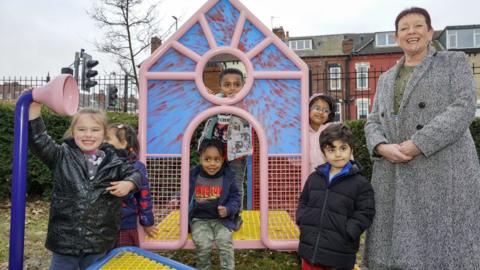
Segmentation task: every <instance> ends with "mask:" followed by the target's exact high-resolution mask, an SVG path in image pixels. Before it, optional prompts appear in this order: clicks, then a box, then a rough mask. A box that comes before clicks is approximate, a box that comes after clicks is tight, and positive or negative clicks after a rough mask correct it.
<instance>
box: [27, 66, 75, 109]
mask: <svg viewBox="0 0 480 270" xmlns="http://www.w3.org/2000/svg"><path fill="white" fill-rule="evenodd" d="M32 95H33V100H35V101H36V102H39V103H42V104H45V105H47V106H48V107H49V108H50V109H52V110H54V111H55V112H56V113H58V114H61V115H67V116H72V115H74V114H75V113H76V112H77V109H78V100H79V94H78V86H77V82H76V81H75V79H74V78H73V77H72V75H70V74H62V75H60V76H58V77H56V78H55V79H53V80H52V81H51V82H49V83H48V84H46V85H44V86H41V87H37V88H34V89H33V90H32Z"/></svg>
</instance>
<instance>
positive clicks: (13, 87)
mask: <svg viewBox="0 0 480 270" xmlns="http://www.w3.org/2000/svg"><path fill="white" fill-rule="evenodd" d="M384 71H385V70H375V69H373V68H372V69H370V70H368V72H363V73H357V72H338V73H329V72H317V73H313V72H310V94H315V93H323V94H325V95H329V96H331V97H332V98H333V99H334V100H335V102H336V107H337V110H336V118H337V120H353V119H364V118H366V117H367V116H368V112H369V111H370V108H371V105H372V103H373V97H374V95H375V90H376V87H377V82H378V78H379V77H380V75H381V74H382V73H383V72H384ZM472 71H473V74H474V76H475V79H476V82H477V96H478V97H480V66H474V65H472ZM49 80H50V78H49V77H0V100H3V101H7V102H8V101H10V102H15V100H16V99H17V98H18V96H19V95H20V94H21V92H22V91H23V90H24V89H27V88H32V87H39V86H42V85H45V84H46V83H47V82H48V81H49ZM96 81H97V82H98V84H97V85H96V86H95V87H92V88H90V91H84V90H81V91H80V107H91V108H98V109H103V110H107V111H121V112H128V113H138V90H137V87H136V85H135V83H133V81H131V80H129V79H128V77H127V76H106V77H97V78H96ZM113 87H116V88H117V89H118V93H117V95H118V101H117V102H114V106H112V104H110V103H111V102H109V95H108V92H109V91H108V90H109V89H111V88H113ZM479 101H480V100H479ZM477 116H480V105H477Z"/></svg>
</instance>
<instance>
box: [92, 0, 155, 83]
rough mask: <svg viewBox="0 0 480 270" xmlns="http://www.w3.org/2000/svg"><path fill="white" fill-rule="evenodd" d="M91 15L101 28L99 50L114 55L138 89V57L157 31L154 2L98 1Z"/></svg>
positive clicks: (131, 0)
mask: <svg viewBox="0 0 480 270" xmlns="http://www.w3.org/2000/svg"><path fill="white" fill-rule="evenodd" d="M99 2H100V3H99V4H97V5H94V7H93V9H92V11H91V12H89V15H90V17H92V19H94V20H95V21H96V22H97V24H98V26H99V27H100V28H101V29H102V30H104V33H105V38H104V40H103V41H102V42H96V43H95V46H96V47H97V49H98V50H100V51H101V52H105V53H108V54H112V55H114V56H115V59H116V62H117V64H118V65H119V67H120V69H121V70H122V71H123V72H125V73H126V74H128V75H129V77H130V78H131V79H133V80H134V81H135V84H136V85H137V88H138V76H137V65H138V63H139V62H138V61H137V60H138V56H139V55H140V54H141V53H142V52H143V50H145V49H146V48H148V47H149V46H150V38H151V37H152V36H155V35H157V34H158V32H159V29H158V18H157V16H156V14H155V10H156V8H157V4H150V5H148V6H147V5H146V4H145V3H143V2H144V1H143V0H100V1H99Z"/></svg>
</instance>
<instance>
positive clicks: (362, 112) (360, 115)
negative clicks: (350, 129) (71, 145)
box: [356, 98, 370, 119]
mask: <svg viewBox="0 0 480 270" xmlns="http://www.w3.org/2000/svg"><path fill="white" fill-rule="evenodd" d="M356 103H357V119H366V118H367V116H368V106H369V105H370V99H369V98H358V99H357V100H356Z"/></svg>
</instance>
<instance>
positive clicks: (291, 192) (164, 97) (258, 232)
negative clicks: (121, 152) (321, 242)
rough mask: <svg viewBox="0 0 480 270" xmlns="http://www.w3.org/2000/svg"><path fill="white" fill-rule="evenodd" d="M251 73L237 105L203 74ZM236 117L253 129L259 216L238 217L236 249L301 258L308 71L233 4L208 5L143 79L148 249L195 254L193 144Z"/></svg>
mask: <svg viewBox="0 0 480 270" xmlns="http://www.w3.org/2000/svg"><path fill="white" fill-rule="evenodd" d="M224 54H229V55H232V56H234V57H236V58H238V59H239V60H240V61H241V62H243V64H244V66H245V71H246V74H245V77H246V81H245V85H244V87H243V88H242V90H241V91H240V92H239V93H238V94H237V95H236V96H235V97H234V98H219V97H216V96H214V95H212V94H210V93H209V92H208V89H207V88H206V86H205V84H204V82H203V77H202V74H203V72H204V69H205V66H206V64H207V62H208V61H209V60H210V59H212V58H213V57H215V56H218V55H224ZM219 113H223V114H225V113H230V114H233V115H236V116H239V117H241V118H243V119H245V120H247V121H248V122H249V123H250V124H251V126H252V127H253V129H254V131H255V134H256V136H257V138H258V140H255V141H256V143H255V150H254V158H253V181H252V183H250V188H251V189H253V195H252V198H250V199H252V200H255V201H256V203H253V205H254V207H253V209H251V210H244V211H243V212H242V216H243V220H244V223H243V225H242V228H241V229H240V230H239V231H237V232H235V233H234V245H235V247H236V248H265V247H266V248H270V249H280V250H292V249H296V247H297V244H298V228H297V227H296V226H295V225H294V223H295V222H294V221H295V210H296V207H297V201H298V197H299V193H300V191H301V186H302V181H304V180H305V179H306V178H307V175H308V169H307V168H308V166H307V164H308V163H307V156H306V155H307V151H306V144H307V133H308V130H307V128H308V70H307V66H306V65H305V63H304V62H303V61H302V60H301V59H300V58H299V57H298V56H296V55H295V54H294V53H293V52H292V51H290V49H289V48H288V47H287V46H286V45H285V44H284V43H283V42H282V41H281V40H280V39H279V38H277V36H275V34H273V33H272V32H271V31H270V30H269V29H268V28H267V27H266V26H265V25H263V24H262V23H261V22H260V21H259V20H258V19H257V18H256V17H255V16H254V15H253V14H252V13H251V12H250V11H249V10H248V9H247V8H246V7H245V6H243V5H242V4H241V3H240V2H239V1H237V0H210V1H208V2H207V3H206V4H204V5H203V6H202V7H201V8H200V9H199V10H198V11H197V12H196V13H195V14H194V15H193V16H192V17H191V18H190V19H189V20H188V21H187V22H186V23H185V24H184V25H183V26H182V27H181V28H180V29H179V30H178V31H177V32H176V33H175V34H174V35H173V36H172V37H171V38H170V39H168V40H167V41H166V42H165V43H164V44H163V45H162V46H161V47H160V48H158V49H157V50H156V51H155V52H154V53H153V54H152V55H151V56H150V57H149V58H148V59H147V60H146V61H144V62H143V64H142V66H141V69H140V122H139V135H140V140H141V159H142V160H143V161H144V162H146V164H147V169H148V174H149V181H150V187H151V190H152V195H153V196H154V207H155V211H156V224H159V225H158V228H159V233H158V234H157V236H156V237H155V239H150V238H148V237H146V238H144V237H143V232H140V235H141V237H140V238H141V240H140V242H141V247H142V248H146V249H159V250H167V249H178V248H191V247H193V244H192V241H191V240H190V237H189V235H188V219H187V215H188V177H189V170H190V142H191V139H192V136H193V133H194V131H195V129H196V128H197V127H198V125H199V124H200V123H201V122H202V121H204V120H206V119H208V117H210V116H213V115H216V114H219Z"/></svg>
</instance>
